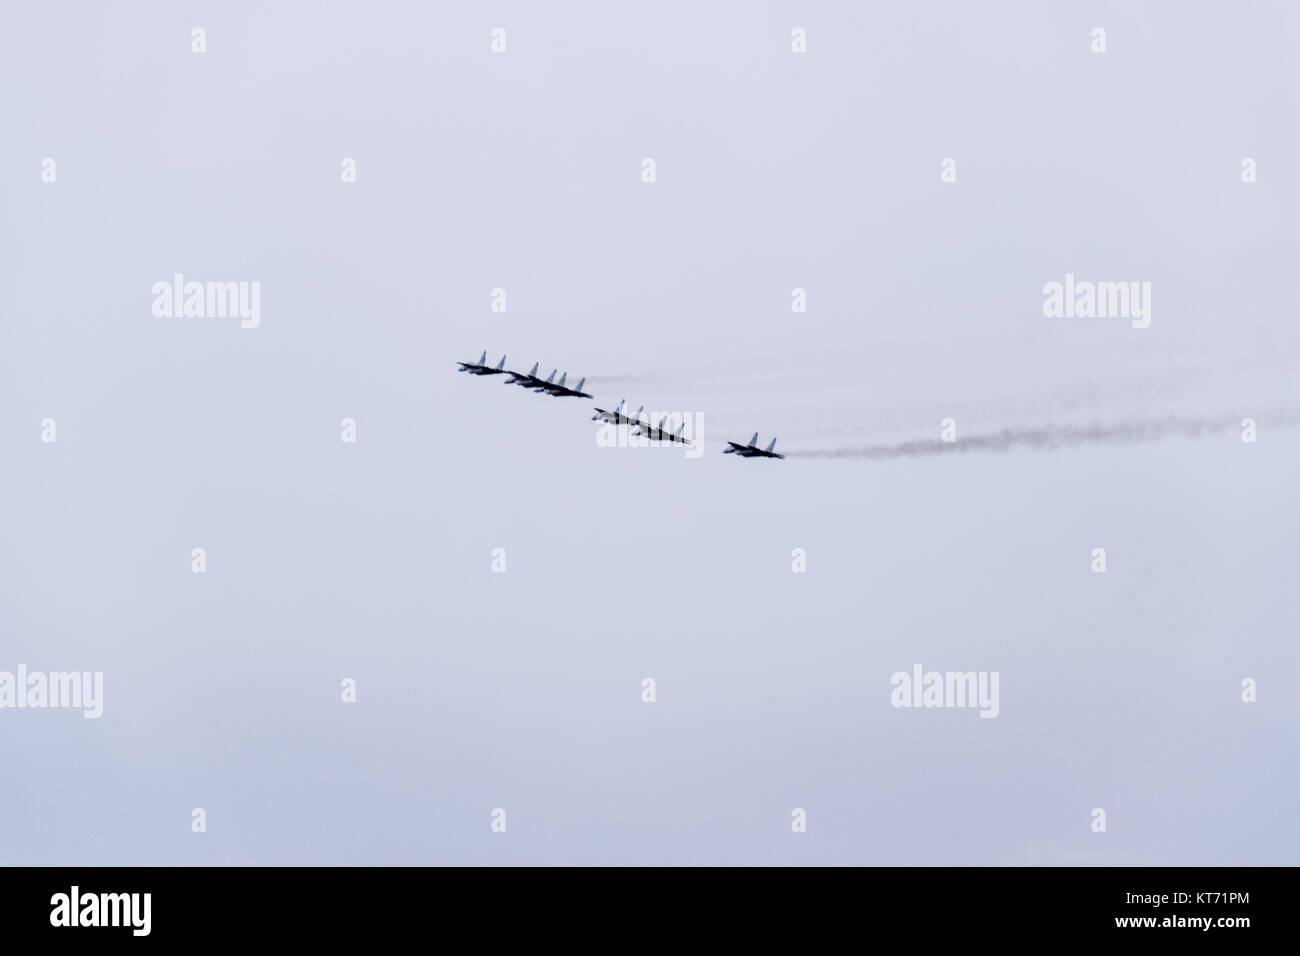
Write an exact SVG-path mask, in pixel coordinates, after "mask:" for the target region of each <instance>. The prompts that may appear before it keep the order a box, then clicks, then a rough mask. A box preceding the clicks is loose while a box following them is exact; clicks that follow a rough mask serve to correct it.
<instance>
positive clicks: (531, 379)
mask: <svg viewBox="0 0 1300 956" xmlns="http://www.w3.org/2000/svg"><path fill="white" fill-rule="evenodd" d="M456 364H457V365H459V366H460V368H459V369H457V371H460V372H468V373H469V374H470V375H508V376H510V377H509V378H508V379H507V380H506V383H505V384H507V385H518V386H519V387H520V388H526V389H528V390H529V391H533V392H541V393H544V394H547V395H550V396H552V397H554V398H592V397H594V396H592V395H589V394H588V393H587V392H584V391H583V390H582V387H583V386H584V385H585V384H586V383H587V380H586V378H582V379H579V380H578V384H577V385H575V386H573V387H572V388H570V387H569V386H567V385H565V384H564V383H565V381H566V380H567V379H568V377H569V373H568V372H565V373H564V374H563V375H561V376H560V380H559V381H558V382H557V381H555V373H556V372H557V371H559V369H552V370H551V374H550V375H549V376H547V378H546V379H545V380H543V379H541V378H539V377H538V376H537V367H538V365H539V364H540V363H534V364H533V369H532V371H531V372H528V373H524V372H514V371H511V370H509V369H507V368H506V357H505V356H504V355H503V356H501V361H500V362H498V363H497V364H496V367H495V368H493V367H492V366H490V365H488V364H487V352H486V351H485V352H484V353H483V354H482V355H481V356H480V357H479V360H478V361H477V362H457V363H456ZM625 404H626V400H625V399H620V400H619V403H618V405H617V406H616V407H615V408H614V410H613V411H606V410H605V409H603V408H597V409H596V414H594V415H592V416H591V420H592V421H593V422H595V421H599V422H605V423H607V424H611V425H628V426H630V427H631V428H632V434H633V435H645V436H646V437H647V438H649V439H650V440H651V441H666V442H669V443H671V444H678V445H693V444H694V442H692V441H691V440H690V439H689V438H687V437H685V436H684V435H683V434H682V433H683V432H684V431H685V430H686V422H682V423H681V425H680V426H679V427H678V429H677V431H676V432H671V431H665V430H664V423H665V422H667V421H668V419H667V416H664V417H661V418H660V419H659V423H658V424H656V425H652V424H651V423H650V422H648V421H643V420H642V418H641V413H642V412H643V411H645V406H644V405H642V406H641V407H640V408H638V409H637V410H636V414H635V415H627V414H625V413H624V411H623V406H624V405H625ZM727 444H728V445H729V446H730V447H729V448H725V449H723V452H722V453H723V454H724V455H732V454H734V455H739V456H740V457H741V458H781V459H784V458H785V455H781V454H778V453H777V452H775V451H773V450H772V449H773V448H775V447H776V439H775V438H773V439H772V441H771V442H770V443H769V444H768V446H767V447H766V448H759V447H758V433H757V432H755V433H754V437H753V438H751V439H750V440H749V444H748V445H741V444H739V443H738V442H734V441H729V442H727Z"/></svg>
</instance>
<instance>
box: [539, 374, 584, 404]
mask: <svg viewBox="0 0 1300 956" xmlns="http://www.w3.org/2000/svg"><path fill="white" fill-rule="evenodd" d="M568 377H569V373H568V372H565V373H564V374H563V375H561V376H560V380H559V381H558V382H556V383H555V384H554V385H552V384H551V379H547V380H546V384H545V385H544V386H543V387H542V388H540V389H538V391H542V392H545V393H546V394H547V395H553V396H554V397H556V398H591V397H592V396H590V395H588V394H587V393H586V392H584V391H583V390H582V386H583V385H585V384H586V382H587V380H586V379H585V378H581V379H579V380H578V384H577V385H575V386H574V387H573V388H567V387H566V386H565V384H564V380H565V379H566V378H568ZM551 378H555V373H554V372H552V373H551Z"/></svg>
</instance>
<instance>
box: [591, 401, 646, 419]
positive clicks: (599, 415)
mask: <svg viewBox="0 0 1300 956" xmlns="http://www.w3.org/2000/svg"><path fill="white" fill-rule="evenodd" d="M626 402H627V399H624V398H620V399H619V400H618V406H617V407H616V408H615V409H614V410H613V411H612V412H607V411H605V409H603V408H598V409H596V414H594V415H592V416H591V420H592V421H593V422H606V423H608V424H610V425H635V424H637V423H638V422H640V420H641V413H642V412H643V411H645V406H644V405H642V406H641V407H640V408H638V409H637V410H636V415H635V416H633V417H631V418H628V416H626V415H624V414H623V405H624V404H625V403H626Z"/></svg>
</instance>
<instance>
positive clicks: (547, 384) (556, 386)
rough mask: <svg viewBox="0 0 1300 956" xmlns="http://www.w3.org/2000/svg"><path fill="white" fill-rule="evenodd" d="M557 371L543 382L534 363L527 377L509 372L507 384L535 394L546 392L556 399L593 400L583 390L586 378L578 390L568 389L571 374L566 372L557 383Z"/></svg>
mask: <svg viewBox="0 0 1300 956" xmlns="http://www.w3.org/2000/svg"><path fill="white" fill-rule="evenodd" d="M557 371H559V369H552V370H551V374H550V375H549V376H548V377H547V378H546V379H545V380H542V379H540V378H538V377H537V363H536V362H534V363H533V370H532V371H531V372H529V373H528V374H527V375H525V374H524V373H523V372H507V373H506V374H507V375H509V376H510V378H509V380H507V381H506V384H507V385H518V386H519V387H520V388H527V389H530V390H531V391H534V392H545V393H546V394H547V395H553V396H555V397H556V398H591V396H590V395H588V394H587V393H586V392H584V391H583V390H582V386H583V385H584V384H586V381H587V380H586V379H585V378H584V379H582V380H581V381H580V382H578V386H577V388H568V387H566V386H565V384H564V381H565V379H567V378H568V377H569V373H568V372H565V373H564V374H563V375H561V376H560V380H559V381H558V382H557V381H555V373H556V372H557Z"/></svg>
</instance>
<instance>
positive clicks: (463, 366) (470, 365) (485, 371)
mask: <svg viewBox="0 0 1300 956" xmlns="http://www.w3.org/2000/svg"><path fill="white" fill-rule="evenodd" d="M456 364H457V365H459V366H460V368H458V369H457V370H456V371H458V372H469V374H471V375H506V374H514V373H513V372H510V373H508V372H506V357H505V356H504V355H503V356H501V361H500V362H497V367H496V368H492V367H491V366H489V365H488V364H487V352H484V353H483V356H482V357H481V358H480V359H479V360H478V361H477V362H457V363H456Z"/></svg>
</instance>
